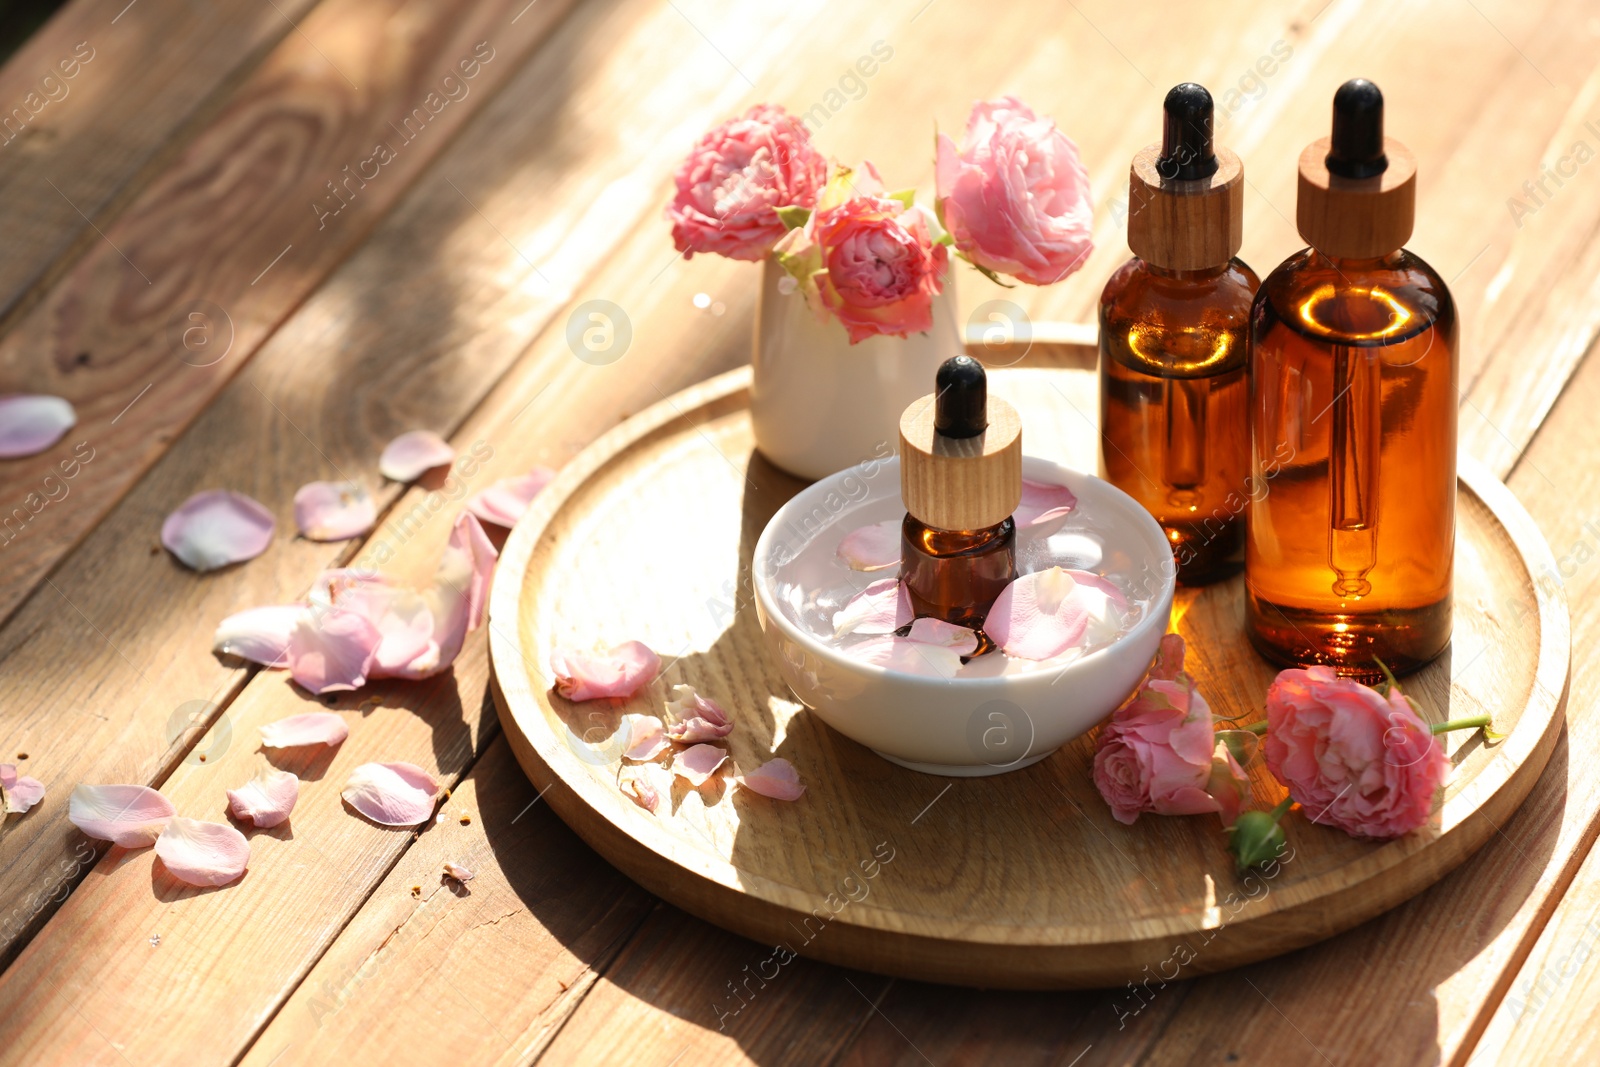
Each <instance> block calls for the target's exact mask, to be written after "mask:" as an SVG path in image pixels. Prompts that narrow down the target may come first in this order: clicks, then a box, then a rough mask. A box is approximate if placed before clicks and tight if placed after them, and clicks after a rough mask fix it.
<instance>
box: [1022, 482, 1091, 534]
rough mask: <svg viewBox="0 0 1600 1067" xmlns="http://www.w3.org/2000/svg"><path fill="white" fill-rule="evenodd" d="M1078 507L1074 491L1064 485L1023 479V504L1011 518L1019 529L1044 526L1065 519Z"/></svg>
mask: <svg viewBox="0 0 1600 1067" xmlns="http://www.w3.org/2000/svg"><path fill="white" fill-rule="evenodd" d="M1077 506H1078V498H1077V497H1075V496H1073V495H1072V490H1071V489H1068V488H1067V487H1066V486H1064V485H1051V484H1050V483H1049V482H1034V481H1029V480H1028V479H1027V478H1024V479H1022V503H1020V504H1018V505H1017V510H1016V511H1014V512H1012V513H1011V518H1012V519H1013V520H1014V521H1015V522H1016V524H1017V528H1018V529H1021V528H1023V527H1025V526H1042V525H1043V524H1045V523H1047V522H1051V521H1053V520H1055V519H1059V518H1063V517H1065V516H1066V515H1067V513H1068V512H1070V511H1071V510H1072V509H1073V508H1075V507H1077Z"/></svg>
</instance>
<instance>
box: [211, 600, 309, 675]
mask: <svg viewBox="0 0 1600 1067" xmlns="http://www.w3.org/2000/svg"><path fill="white" fill-rule="evenodd" d="M305 614H306V608H305V606H304V605H301V604H282V605H273V606H271V607H265V608H248V609H246V610H244V611H241V612H238V613H237V614H234V615H229V616H228V617H227V618H226V619H223V620H222V623H221V624H220V625H219V626H218V627H217V632H216V634H215V636H213V637H212V639H211V648H212V650H213V651H216V652H220V653H222V654H223V655H225V656H238V657H239V658H240V659H245V660H249V661H250V662H251V663H259V664H261V665H262V666H263V667H286V666H288V665H289V638H290V636H291V635H293V633H294V628H295V626H296V625H298V624H299V622H300V619H301V618H302V617H303V616H304V615H305Z"/></svg>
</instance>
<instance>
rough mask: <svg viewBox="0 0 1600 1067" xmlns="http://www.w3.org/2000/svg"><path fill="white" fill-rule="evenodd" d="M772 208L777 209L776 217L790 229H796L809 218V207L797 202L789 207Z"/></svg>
mask: <svg viewBox="0 0 1600 1067" xmlns="http://www.w3.org/2000/svg"><path fill="white" fill-rule="evenodd" d="M774 210H776V211H777V213H778V218H779V220H780V221H782V223H783V224H784V226H785V227H787V228H788V229H791V230H798V229H799V228H800V227H802V226H804V225H805V224H806V222H807V221H809V220H810V218H811V209H810V208H808V207H801V206H800V205H799V204H792V205H790V206H789V207H780V208H775V209H774Z"/></svg>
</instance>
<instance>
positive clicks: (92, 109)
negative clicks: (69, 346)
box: [0, 0, 318, 322]
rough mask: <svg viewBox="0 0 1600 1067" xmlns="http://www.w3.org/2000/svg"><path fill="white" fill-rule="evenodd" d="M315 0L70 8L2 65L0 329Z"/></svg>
mask: <svg viewBox="0 0 1600 1067" xmlns="http://www.w3.org/2000/svg"><path fill="white" fill-rule="evenodd" d="M317 2H318V0H276V3H275V5H262V4H252V3H241V2H238V0H230V2H226V3H215V4H177V3H142V4H138V5H129V4H128V3H127V0H72V2H70V3H68V4H66V5H65V6H64V7H62V9H61V10H60V11H58V12H57V13H56V14H55V15H54V16H53V17H52V18H51V19H50V21H49V22H48V23H46V24H45V25H44V26H43V27H41V28H40V30H39V31H38V32H37V33H35V34H34V35H33V36H32V37H30V38H29V39H28V41H27V42H26V43H25V44H24V45H23V46H22V47H21V48H20V49H18V50H17V52H16V54H15V55H13V56H11V57H10V59H8V60H7V61H6V64H5V66H4V67H0V115H4V117H5V118H6V119H7V120H9V125H0V233H4V234H5V235H6V255H5V256H4V258H3V259H0V322H4V321H6V318H7V317H8V316H9V315H11V314H12V313H13V312H14V311H15V310H17V308H18V306H19V304H22V305H25V304H27V303H28V301H27V300H26V299H25V297H26V296H27V294H28V293H29V291H30V289H33V290H35V291H37V290H38V289H39V288H40V287H42V286H45V285H48V284H49V282H50V281H51V280H52V279H53V278H55V277H58V276H59V275H60V274H61V273H62V272H63V271H64V270H65V269H66V267H67V266H68V264H69V263H70V262H71V261H72V260H73V259H74V258H76V256H77V255H78V254H80V253H82V252H83V251H84V250H85V249H87V248H89V247H90V246H91V245H92V244H94V243H95V242H98V241H100V240H101V237H100V236H99V235H98V234H96V233H95V230H94V227H95V226H96V225H98V226H99V227H100V228H101V229H104V228H105V227H106V225H107V224H108V222H109V220H110V219H111V218H112V217H113V216H115V215H116V214H117V212H118V210H119V208H120V207H121V206H122V205H124V204H126V202H127V201H128V200H129V199H131V198H132V197H133V195H134V194H135V193H136V192H137V191H138V189H139V188H141V187H142V185H143V183H144V181H146V180H148V178H149V177H150V176H151V175H152V174H153V173H154V172H156V171H157V170H158V169H159V168H160V166H161V165H162V163H163V161H164V160H165V159H167V158H168V157H170V156H171V155H173V154H174V153H175V152H176V151H177V150H178V148H179V147H180V146H181V145H182V144H183V142H184V140H185V139H186V137H187V135H188V134H189V133H190V132H191V131H192V130H193V128H194V127H195V126H197V125H199V124H201V123H203V122H204V120H205V117H206V116H207V115H209V114H210V113H211V111H212V110H214V109H215V107H216V106H217V105H218V103H219V102H220V101H221V100H223V99H225V98H226V95H227V90H228V89H229V87H230V86H232V85H233V84H235V83H237V82H238V81H239V80H241V79H242V78H243V77H245V76H246V75H247V74H248V71H249V70H250V69H251V68H252V67H253V66H254V65H255V64H256V63H257V62H258V61H259V60H260V59H261V57H262V56H263V55H264V54H265V53H266V52H267V51H268V50H270V49H271V48H272V47H273V46H274V45H276V44H277V43H278V41H280V40H281V39H282V38H284V37H285V36H287V35H289V34H292V33H293V32H294V24H295V23H296V22H299V21H301V20H303V19H304V18H305V16H306V13H307V12H309V11H310V10H311V8H312V7H314V6H315V5H316V4H317ZM274 7H276V10H274ZM63 64H65V66H63ZM69 72H70V73H71V76H70V77H68V76H66V75H67V74H68V73H69ZM47 78H49V79H51V80H50V81H46V80H45V79H47ZM19 108H20V109H22V110H21V114H20V115H19V114H18V112H17V109H19Z"/></svg>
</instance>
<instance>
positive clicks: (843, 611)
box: [833, 578, 915, 637]
mask: <svg viewBox="0 0 1600 1067" xmlns="http://www.w3.org/2000/svg"><path fill="white" fill-rule="evenodd" d="M914 614H915V612H913V611H912V610H911V594H910V592H909V591H907V589H906V586H905V583H904V582H902V581H900V579H898V578H883V579H880V580H878V581H876V582H873V583H872V584H871V585H869V586H867V587H866V588H865V589H863V590H862V591H861V592H859V593H857V594H856V595H855V596H853V597H851V598H850V600H849V602H848V603H846V604H845V606H844V607H842V608H840V609H839V610H838V611H836V612H834V613H833V636H834V637H843V636H844V635H845V634H851V633H856V634H888V633H893V632H894V631H896V630H898V629H900V627H902V626H904V625H905V624H906V623H908V622H910V621H911V619H912V616H913V615H914Z"/></svg>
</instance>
